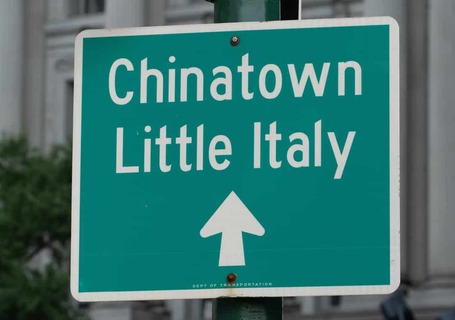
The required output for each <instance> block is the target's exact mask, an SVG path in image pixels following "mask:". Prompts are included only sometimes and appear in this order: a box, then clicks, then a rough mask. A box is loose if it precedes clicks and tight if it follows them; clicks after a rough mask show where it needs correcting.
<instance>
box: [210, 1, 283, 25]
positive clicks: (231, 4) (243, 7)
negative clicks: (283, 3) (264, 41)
mask: <svg viewBox="0 0 455 320" xmlns="http://www.w3.org/2000/svg"><path fill="white" fill-rule="evenodd" d="M211 2H214V4H215V12H214V15H215V17H214V18H215V23H218V22H221V23H222V22H243V21H271V20H280V0H215V1H211Z"/></svg>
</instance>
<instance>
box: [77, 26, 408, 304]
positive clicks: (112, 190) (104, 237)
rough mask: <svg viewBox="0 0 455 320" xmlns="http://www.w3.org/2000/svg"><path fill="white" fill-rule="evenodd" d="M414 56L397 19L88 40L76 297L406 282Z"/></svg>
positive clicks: (98, 34) (297, 292) (361, 289)
mask: <svg viewBox="0 0 455 320" xmlns="http://www.w3.org/2000/svg"><path fill="white" fill-rule="evenodd" d="M398 49H399V48H398V26H397V24H396V22H395V21H394V20H393V19H391V18H362V19H330V20H313V21H311V20H308V21H289V22H267V23H266V22H260V23H259V22H257V23H256V22H253V23H234V24H216V25H196V26H174V27H154V28H133V29H119V30H91V31H84V32H83V33H81V34H80V35H79V36H78V38H77V40H76V59H75V84H74V85H75V99H74V137H73V139H74V146H73V148H74V150H73V154H74V160H73V203H72V214H73V215H72V250H71V251H72V254H71V290H72V293H73V295H74V297H75V298H76V299H78V300H80V301H103V300H140V299H144V300H149V299H173V298H214V297H221V296H301V295H345V294H372V293H388V292H391V291H393V290H394V289H396V288H397V286H398V284H399V281H400V280H399V273H400V261H399V92H398V86H399V79H398V78H399V73H398V64H399V62H398Z"/></svg>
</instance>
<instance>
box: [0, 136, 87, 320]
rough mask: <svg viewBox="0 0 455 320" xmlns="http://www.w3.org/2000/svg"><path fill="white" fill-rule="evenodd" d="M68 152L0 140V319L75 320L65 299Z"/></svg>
mask: <svg viewBox="0 0 455 320" xmlns="http://www.w3.org/2000/svg"><path fill="white" fill-rule="evenodd" d="M70 205H71V149H70V147H69V146H66V147H56V148H54V149H53V150H52V151H51V152H50V153H49V154H45V155H44V154H41V153H39V152H37V151H35V150H31V149H30V148H29V146H28V145H27V143H26V141H25V140H24V139H19V140H15V139H5V140H3V141H2V142H0V320H3V319H8V320H12V319H13V320H16V319H17V320H22V319H24V320H25V319H63V320H65V319H68V320H70V319H81V318H82V317H83V315H82V314H81V313H80V312H79V311H78V310H77V308H76V307H75V305H74V303H72V302H71V300H70V298H69V290H68V288H69V275H68V270H67V269H68V251H69V241H70V232H71V214H70V213H71V207H70Z"/></svg>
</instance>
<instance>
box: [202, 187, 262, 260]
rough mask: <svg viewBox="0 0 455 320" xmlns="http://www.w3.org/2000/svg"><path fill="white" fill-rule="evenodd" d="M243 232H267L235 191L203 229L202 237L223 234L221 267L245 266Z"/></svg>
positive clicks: (260, 233) (255, 233) (257, 233)
mask: <svg viewBox="0 0 455 320" xmlns="http://www.w3.org/2000/svg"><path fill="white" fill-rule="evenodd" d="M242 232H246V233H250V234H253V235H256V236H263V235H264V233H265V230H264V228H263V227H262V225H261V224H260V223H259V222H258V221H257V220H256V218H255V217H254V216H253V214H252V213H251V212H250V210H248V208H247V207H246V206H245V204H244V203H243V202H242V200H240V198H239V197H238V196H237V195H236V194H235V192H234V191H231V193H230V194H229V195H228V196H227V198H226V199H225V200H224V201H223V203H222V204H221V205H220V206H219V208H218V209H217V210H216V211H215V213H214V214H213V215H212V217H211V218H210V219H209V220H208V221H207V222H206V224H205V225H204V227H203V228H202V229H201V231H200V235H201V237H203V238H207V237H211V236H213V235H215V234H218V233H221V248H220V260H219V263H218V265H219V266H220V267H221V266H244V265H245V252H244V249H243V236H242Z"/></svg>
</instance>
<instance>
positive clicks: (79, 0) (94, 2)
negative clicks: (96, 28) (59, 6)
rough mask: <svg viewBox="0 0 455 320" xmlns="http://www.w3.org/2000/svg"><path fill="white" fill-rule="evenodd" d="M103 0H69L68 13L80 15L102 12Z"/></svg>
mask: <svg viewBox="0 0 455 320" xmlns="http://www.w3.org/2000/svg"><path fill="white" fill-rule="evenodd" d="M104 7H105V0H70V1H69V13H70V15H71V16H80V15H86V14H92V13H101V12H104Z"/></svg>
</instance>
